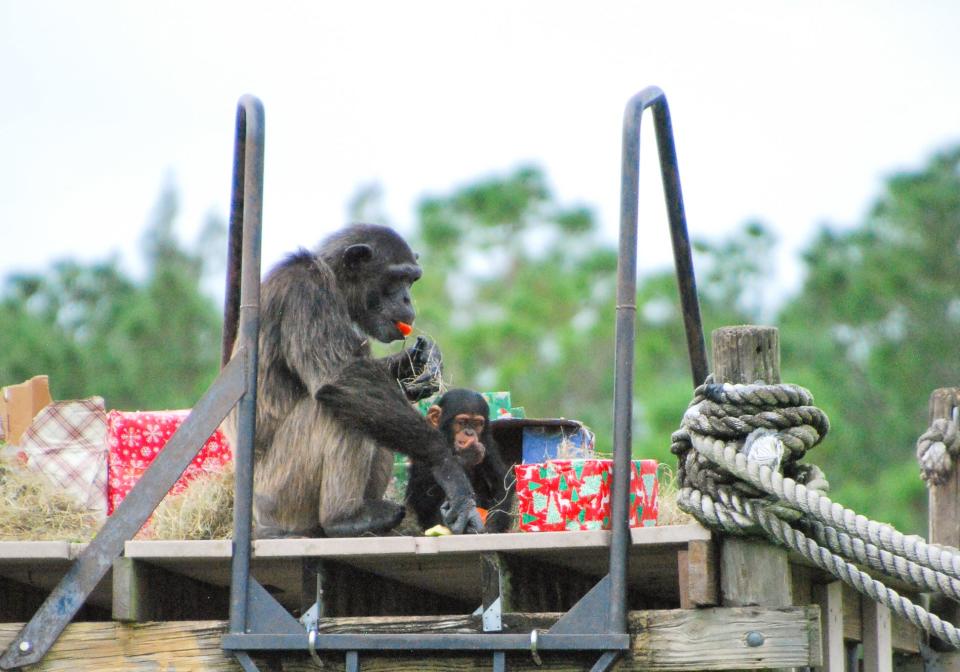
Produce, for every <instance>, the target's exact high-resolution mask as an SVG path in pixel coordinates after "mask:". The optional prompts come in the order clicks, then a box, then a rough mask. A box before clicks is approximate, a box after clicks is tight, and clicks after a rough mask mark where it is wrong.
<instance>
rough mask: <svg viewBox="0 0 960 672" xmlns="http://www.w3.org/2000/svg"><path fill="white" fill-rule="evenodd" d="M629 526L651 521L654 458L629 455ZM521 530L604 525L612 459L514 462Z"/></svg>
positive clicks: (653, 517) (655, 486) (607, 520)
mask: <svg viewBox="0 0 960 672" xmlns="http://www.w3.org/2000/svg"><path fill="white" fill-rule="evenodd" d="M631 465H632V469H631V478H630V505H629V511H630V526H631V527H641V526H644V527H646V526H652V525H656V523H657V494H658V490H659V483H658V481H657V461H656V460H633V461H632V463H631ZM514 473H515V474H516V477H517V501H518V504H519V514H520V521H519V522H520V531H521V532H559V531H563V530H608V529H610V494H611V484H612V481H613V478H612V476H613V460H550V461H548V462H541V463H538V464H518V465H516V466H515V467H514Z"/></svg>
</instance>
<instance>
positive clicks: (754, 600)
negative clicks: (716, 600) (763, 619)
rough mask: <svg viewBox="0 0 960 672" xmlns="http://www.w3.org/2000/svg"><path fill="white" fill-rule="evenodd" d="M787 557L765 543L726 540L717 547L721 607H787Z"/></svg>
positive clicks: (735, 538) (732, 538) (790, 597)
mask: <svg viewBox="0 0 960 672" xmlns="http://www.w3.org/2000/svg"><path fill="white" fill-rule="evenodd" d="M791 585H792V584H791V576H790V565H789V562H788V559H787V554H786V553H785V552H784V551H783V549H781V548H777V547H775V546H772V545H771V544H770V543H768V542H765V541H758V540H755V539H743V538H739V537H726V538H724V540H723V542H722V545H721V556H720V595H721V598H720V599H721V602H722V604H723V605H724V606H735V607H745V606H751V605H758V606H764V607H784V606H788V605H790V604H791V600H792V592H791Z"/></svg>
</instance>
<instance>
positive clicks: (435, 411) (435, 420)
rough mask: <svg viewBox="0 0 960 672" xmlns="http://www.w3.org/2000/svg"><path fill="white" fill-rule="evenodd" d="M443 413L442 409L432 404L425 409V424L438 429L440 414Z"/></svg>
mask: <svg viewBox="0 0 960 672" xmlns="http://www.w3.org/2000/svg"><path fill="white" fill-rule="evenodd" d="M442 412H443V409H442V408H440V407H439V406H437V405H436V404H434V405H433V406H431V407H430V408H428V409H427V422H429V423H430V424H431V425H433V426H434V427H436V428H437V429H440V414H441V413H442Z"/></svg>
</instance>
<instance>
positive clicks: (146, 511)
mask: <svg viewBox="0 0 960 672" xmlns="http://www.w3.org/2000/svg"><path fill="white" fill-rule="evenodd" d="M648 107H650V108H652V109H653V116H654V124H655V129H656V136H657V146H658V149H659V157H660V171H661V177H662V180H663V185H664V193H665V197H666V201H667V210H668V215H669V221H670V232H671V238H672V241H673V250H674V261H675V264H676V271H677V281H678V285H679V289H680V300H681V306H682V310H683V315H684V324H685V328H686V333H687V344H688V350H689V354H690V363H691V369H692V374H693V379H694V384H695V385H697V384H699V383H700V382H702V381H703V380H704V378H705V377H706V375H707V362H706V350H705V348H704V341H703V331H702V326H701V321H700V308H699V303H698V300H697V293H696V282H695V279H694V274H693V264H692V259H691V254H690V243H689V238H688V235H687V227H686V221H685V216H684V209H683V198H682V194H681V191H680V179H679V172H678V169H677V159H676V150H675V147H674V142H673V131H672V128H671V123H670V115H669V110H668V108H667V101H666V97H665V96H664V94H663V92H662V91H661V90H660V89H658V88H656V87H650V88H647V89H644V90H643V91H641V92H640V93H638V94H637V95H636V96H634V97H633V98H631V99H630V101H629V102H628V104H627V107H626V111H625V115H624V126H623V155H622V176H621V203H620V208H621V211H620V241H619V257H618V269H617V309H616V312H617V315H616V321H617V322H616V374H615V376H616V379H615V384H614V476H613V492H614V494H613V502H612V504H613V512H612V526H613V530H612V538H611V544H610V569H609V573H608V574H607V575H606V576H604V577H603V578H602V579H600V581H598V582H597V584H596V585H595V586H594V587H593V588H592V589H591V590H590V591H589V592H588V593H587V594H586V595H584V597H583V598H581V599H580V601H579V602H577V603H576V604H575V605H574V606H573V607H572V608H571V609H570V610H569V611H568V612H567V613H565V614H564V615H563V616H562V617H561V618H560V620H559V621H557V623H556V624H554V626H553V627H551V628H550V629H549V630H547V631H544V632H540V631H538V630H533V631H532V632H530V633H528V634H506V633H502V632H496V631H491V632H485V633H482V634H480V633H478V634H460V633H456V634H454V633H451V634H379V633H376V634H370V633H367V634H364V633H357V634H319V633H318V632H317V631H316V630H311V631H310V632H309V633H308V632H307V630H306V629H305V627H304V626H303V625H302V624H301V623H300V622H299V621H297V620H296V619H295V618H294V617H293V616H292V615H291V614H290V613H289V612H287V610H286V609H284V608H283V606H282V605H280V603H279V602H277V601H276V600H275V599H274V598H273V597H272V596H271V595H270V594H269V593H268V592H267V591H266V590H265V589H264V588H263V586H261V585H260V584H259V583H258V582H257V581H256V579H254V578H253V577H252V576H251V575H250V557H251V550H252V549H251V544H252V539H251V532H252V525H251V523H252V507H253V436H254V429H255V422H256V403H257V399H256V395H257V360H258V350H257V348H258V340H259V328H260V325H259V304H260V238H261V224H262V222H261V219H262V203H263V201H262V196H263V157H264V113H263V106H262V105H261V103H260V101H259V100H257V99H256V98H254V97H252V96H244V97H243V98H241V99H240V101H239V103H238V106H237V118H236V135H235V144H234V165H233V193H232V199H231V215H230V235H229V239H230V244H229V250H228V270H227V301H226V310H225V316H224V334H223V361H224V364H225V366H224V369H223V371H222V372H221V375H220V377H219V378H218V379H217V381H216V382H215V383H214V384H213V386H211V388H210V390H209V391H208V392H207V394H206V395H204V397H203V398H202V399H201V400H200V401H199V402H198V403H197V405H196V406H195V407H194V409H193V412H192V413H191V414H190V416H189V417H188V418H187V420H186V421H184V423H183V425H182V426H181V427H180V429H179V431H178V432H177V433H176V434H175V435H174V436H173V437H172V438H171V440H170V442H169V443H168V444H167V446H166V447H165V448H164V450H163V451H161V453H160V455H158V456H157V458H156V460H155V461H154V462H153V464H152V465H151V466H150V468H149V469H148V470H147V472H146V473H145V474H144V476H143V477H142V478H141V480H140V481H139V482H138V483H137V485H136V486H135V487H134V488H133V490H132V491H131V493H130V495H129V496H128V497H127V498H126V499H125V500H124V502H123V503H122V504H121V505H120V507H119V508H118V509H117V511H116V512H115V513H114V515H113V516H112V517H111V518H110V519H109V520H108V521H107V523H106V524H105V525H104V527H103V529H102V530H101V531H100V533H99V534H98V535H97V537H96V538H95V539H94V540H93V542H92V543H91V544H90V546H89V547H88V548H87V549H86V551H84V553H83V554H81V556H80V557H79V558H78V559H77V561H76V563H75V564H74V565H73V567H71V569H70V571H69V572H68V573H67V575H66V576H65V577H64V578H63V580H62V581H61V583H60V585H58V586H57V588H56V589H54V591H53V593H51V595H50V597H48V598H47V601H46V602H44V604H43V605H42V606H41V607H40V609H39V610H38V611H37V613H36V614H35V615H34V617H33V619H32V620H31V621H30V622H29V623H28V624H27V625H26V626H24V628H23V630H21V632H20V633H19V634H18V635H17V637H16V638H15V639H14V640H13V642H12V643H11V644H10V647H9V648H8V649H7V651H6V652H5V653H4V655H3V656H2V657H0V668H2V669H10V668H12V667H20V666H23V665H26V664H30V663H35V662H37V661H39V660H40V659H41V658H42V657H43V655H44V654H45V653H46V651H47V650H48V649H49V647H50V646H51V645H52V644H53V643H54V642H55V641H56V638H57V637H58V636H59V634H60V632H62V630H63V629H64V628H65V627H66V625H67V623H69V621H70V619H71V618H72V617H73V615H74V614H75V613H76V611H77V610H78V609H79V608H80V606H82V604H83V602H84V600H85V599H86V598H87V596H88V595H89V594H90V592H91V591H92V590H93V588H94V587H95V586H96V584H97V582H98V581H99V580H100V579H101V578H103V576H104V575H105V574H106V571H107V570H108V569H109V567H110V564H111V563H112V560H113V558H115V557H118V556H119V555H120V554H121V553H122V551H123V544H124V542H125V541H126V540H127V539H130V538H132V537H133V535H134V534H136V532H137V530H139V529H140V527H141V526H142V525H143V524H144V523H145V522H146V520H147V518H148V517H149V515H150V513H151V512H152V511H153V509H154V508H155V507H156V506H157V504H159V502H160V500H161V499H162V498H163V496H164V494H165V493H166V492H167V491H168V490H169V489H170V487H171V486H172V485H173V484H174V483H175V482H176V480H177V478H179V476H180V474H181V473H182V472H183V471H184V469H186V467H187V465H188V464H189V462H190V461H191V460H192V459H193V457H194V456H195V455H196V453H197V451H199V449H200V447H201V446H202V445H203V443H204V442H205V441H206V439H207V437H208V436H209V435H210V434H211V433H212V432H213V431H214V430H215V429H216V427H217V426H218V425H219V424H220V422H222V420H223V419H224V418H225V417H226V415H227V413H229V412H230V410H231V409H232V408H233V406H235V405H237V406H238V408H237V445H236V446H234V464H235V470H236V491H235V505H234V535H233V558H232V566H231V586H230V626H229V631H228V633H227V634H226V635H224V637H223V640H222V645H223V648H224V650H227V651H230V652H232V653H233V654H234V655H235V656H236V658H237V660H238V662H239V663H240V665H241V666H242V667H243V669H244V670H248V671H254V670H256V669H257V667H256V664H255V663H254V662H253V660H252V658H251V657H250V653H251V652H255V651H280V650H291V651H304V652H307V651H309V652H310V654H311V655H313V656H316V652H317V651H339V652H342V653H344V654H345V656H346V659H345V663H346V667H347V669H351V670H356V669H359V667H360V659H359V652H361V651H400V650H402V651H414V650H430V651H450V652H454V651H462V652H468V651H471V652H476V651H487V652H490V653H491V654H492V656H493V665H494V669H496V670H502V669H504V668H505V666H506V663H505V653H506V652H507V651H518V652H519V651H527V652H530V653H531V655H533V656H534V659H535V660H538V659H539V654H540V653H541V652H544V651H580V652H586V651H596V652H600V653H601V655H600V657H599V658H598V660H597V661H596V663H595V664H594V666H593V668H592V669H593V670H594V671H595V672H603V671H604V670H608V669H610V667H612V666H613V664H614V663H615V662H616V660H617V659H618V657H619V656H620V655H622V654H623V652H625V651H627V650H628V649H629V647H630V636H629V634H628V632H627V563H628V557H629V556H628V552H629V547H630V530H629V521H628V502H629V497H628V493H629V487H628V486H629V478H630V476H629V474H630V459H631V445H632V443H631V422H632V405H633V380H634V373H633V358H634V336H635V327H636V305H635V302H636V256H637V212H638V183H639V155H640V122H641V117H642V114H643V112H644V110H645V109H647V108H648ZM237 278H240V283H239V287H238V286H237ZM237 321H239V328H238V329H237V330H234V325H235V324H236V322H237ZM235 338H237V339H238V344H237V347H236V349H235V350H234V354H233V357H232V359H231V358H230V352H231V350H233V341H234V339H235Z"/></svg>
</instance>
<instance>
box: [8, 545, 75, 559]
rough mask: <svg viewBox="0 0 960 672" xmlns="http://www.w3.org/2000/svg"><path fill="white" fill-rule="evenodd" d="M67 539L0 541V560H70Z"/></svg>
mask: <svg viewBox="0 0 960 672" xmlns="http://www.w3.org/2000/svg"><path fill="white" fill-rule="evenodd" d="M72 557H73V556H72V555H71V553H70V542H68V541H0V562H2V561H4V560H30V561H37V562H43V561H45V560H70V559H71V558H72Z"/></svg>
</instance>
